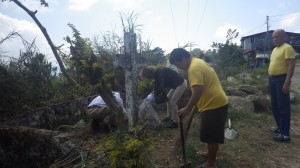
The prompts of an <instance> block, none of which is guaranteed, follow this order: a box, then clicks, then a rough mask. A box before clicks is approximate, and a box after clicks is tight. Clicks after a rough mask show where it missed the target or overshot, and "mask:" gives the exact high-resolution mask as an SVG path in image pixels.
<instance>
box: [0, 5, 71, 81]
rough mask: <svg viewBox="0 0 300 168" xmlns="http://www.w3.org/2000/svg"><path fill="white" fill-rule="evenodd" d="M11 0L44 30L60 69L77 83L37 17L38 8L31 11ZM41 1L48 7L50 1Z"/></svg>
mask: <svg viewBox="0 0 300 168" xmlns="http://www.w3.org/2000/svg"><path fill="white" fill-rule="evenodd" d="M4 1H8V0H2V2H4ZM10 1H13V2H14V3H15V4H16V5H18V6H19V7H20V8H22V9H23V10H24V11H25V12H26V13H27V14H28V15H29V16H30V17H31V18H32V19H33V20H34V21H35V23H36V24H37V25H38V27H39V28H40V30H41V31H42V33H43V35H44V36H45V38H46V40H47V42H48V44H49V45H50V47H51V50H52V52H53V54H54V56H55V58H56V60H57V63H58V65H59V67H60V70H61V72H62V73H63V74H64V76H65V77H66V78H67V80H68V81H69V82H70V83H71V84H73V85H77V82H76V81H75V80H74V79H73V78H72V77H71V76H70V75H69V74H68V73H67V71H66V69H65V67H64V64H63V62H62V60H61V58H60V56H59V54H58V52H57V48H58V47H56V46H55V45H54V44H53V43H52V40H51V38H50V37H49V35H48V33H47V30H46V28H45V27H43V25H42V24H41V23H40V21H39V20H38V19H37V18H36V16H35V15H36V13H37V10H36V11H31V10H29V9H28V8H27V7H26V6H24V5H23V4H22V3H21V2H20V1H18V0H10ZM40 2H41V5H42V6H44V7H48V3H47V2H46V1H45V0H40Z"/></svg>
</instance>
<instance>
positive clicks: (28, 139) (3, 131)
mask: <svg viewBox="0 0 300 168" xmlns="http://www.w3.org/2000/svg"><path fill="white" fill-rule="evenodd" d="M0 137H1V138H0V167H3V166H5V167H49V165H50V164H51V163H52V162H54V161H55V160H56V159H58V158H60V157H62V156H64V155H66V154H67V153H69V152H70V151H71V150H74V149H75V145H74V144H73V143H72V142H71V141H69V138H68V137H67V136H65V135H62V134H60V133H59V132H57V131H51V130H45V129H35V128H29V127H8V126H6V127H2V128H0ZM20 165H22V166H20Z"/></svg>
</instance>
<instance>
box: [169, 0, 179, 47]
mask: <svg viewBox="0 0 300 168" xmlns="http://www.w3.org/2000/svg"><path fill="white" fill-rule="evenodd" d="M170 8H171V14H172V21H173V29H174V34H175V38H176V41H177V43H178V38H177V33H176V29H175V22H174V16H173V7H172V0H170Z"/></svg>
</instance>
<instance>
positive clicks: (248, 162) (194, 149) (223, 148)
mask: <svg viewBox="0 0 300 168" xmlns="http://www.w3.org/2000/svg"><path fill="white" fill-rule="evenodd" d="M297 108H299V106H298V107H297V106H296V107H295V106H294V107H293V112H294V113H293V114H296V109H297ZM293 114H292V115H293ZM228 116H230V118H231V124H232V128H233V129H235V130H237V131H238V135H239V136H238V138H237V139H234V140H228V139H225V143H224V144H222V145H220V149H219V152H218V156H217V165H218V168H241V167H243V168H247V167H249V168H252V167H253V168H258V167H262V168H264V167H277V166H278V167H286V163H285V161H286V159H287V158H293V157H294V158H295V156H294V155H295V153H293V152H289V151H290V150H291V149H293V146H292V145H291V144H278V143H276V142H274V141H272V140H271V137H272V136H273V135H272V134H271V133H269V132H268V131H267V128H269V127H270V126H272V125H274V119H273V116H272V115H271V114H270V113H269V112H268V113H246V112H242V111H233V110H231V109H230V110H229V115H228ZM199 122H200V115H198V114H196V115H194V119H193V123H192V127H191V130H190V132H189V135H188V140H187V150H186V151H187V158H188V159H189V160H190V161H191V163H192V165H193V166H195V165H199V164H203V163H205V158H203V157H201V156H200V155H199V152H202V151H204V150H205V149H206V144H204V143H201V142H200V140H199ZM297 153H298V154H299V152H297ZM296 156H297V155H296ZM282 160H283V161H282ZM193 166H192V167H193Z"/></svg>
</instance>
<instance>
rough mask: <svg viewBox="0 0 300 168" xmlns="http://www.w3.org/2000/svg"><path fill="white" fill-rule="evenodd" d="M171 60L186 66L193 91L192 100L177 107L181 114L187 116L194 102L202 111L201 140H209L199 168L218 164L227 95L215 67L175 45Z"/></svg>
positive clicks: (178, 65)
mask: <svg viewBox="0 0 300 168" xmlns="http://www.w3.org/2000/svg"><path fill="white" fill-rule="evenodd" d="M169 61H170V63H171V64H173V65H175V66H176V67H177V68H179V69H182V70H187V72H188V81H189V85H190V88H191V91H192V95H191V97H190V99H189V102H188V103H187V105H186V106H185V107H184V108H182V109H180V110H179V111H178V116H179V117H180V118H184V117H185V116H186V115H187V114H188V113H190V112H191V111H192V108H193V107H194V106H197V108H198V110H199V112H201V113H200V115H201V124H200V140H201V141H202V142H205V143H207V154H206V155H207V161H206V163H205V164H203V165H201V166H199V168H201V167H202V168H204V167H205V168H215V167H216V156H217V152H218V149H219V144H223V143H224V126H225V122H226V118H227V111H228V98H227V96H226V94H225V92H224V90H223V88H222V86H221V84H220V81H219V78H218V76H217V74H216V72H215V70H214V69H213V68H212V67H211V66H210V65H208V64H207V63H206V62H205V61H203V60H202V59H199V58H194V57H191V55H190V53H189V52H187V51H186V50H185V49H183V48H176V49H174V50H173V51H172V52H171V54H170V58H169Z"/></svg>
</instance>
